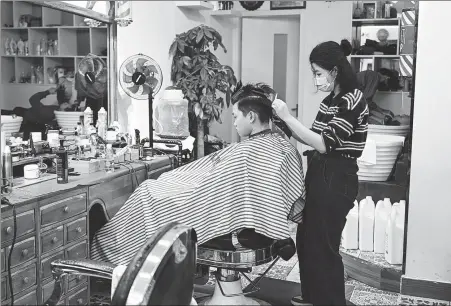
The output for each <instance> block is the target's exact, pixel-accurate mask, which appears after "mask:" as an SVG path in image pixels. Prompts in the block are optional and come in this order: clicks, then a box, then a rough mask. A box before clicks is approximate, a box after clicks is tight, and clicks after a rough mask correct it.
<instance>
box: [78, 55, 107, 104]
mask: <svg viewBox="0 0 451 306" xmlns="http://www.w3.org/2000/svg"><path fill="white" fill-rule="evenodd" d="M107 80H108V70H107V65H106V63H105V61H104V60H103V59H102V58H100V57H98V56H97V55H94V54H88V55H87V56H86V57H84V58H83V59H82V60H81V61H80V63H79V64H78V75H77V78H76V89H77V91H81V93H82V95H83V96H88V97H90V98H92V99H96V100H97V99H103V97H104V95H105V92H106V90H107Z"/></svg>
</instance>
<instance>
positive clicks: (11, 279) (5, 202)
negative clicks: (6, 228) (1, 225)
mask: <svg viewBox="0 0 451 306" xmlns="http://www.w3.org/2000/svg"><path fill="white" fill-rule="evenodd" d="M1 204H6V205H8V206H11V207H12V208H13V223H14V232H13V241H12V243H11V249H10V250H9V255H8V281H9V293H10V294H11V302H10V305H11V306H14V292H13V278H12V276H11V255H12V254H13V250H14V245H15V244H16V236H17V219H16V205H13V204H11V202H9V200H8V199H7V198H5V197H2V200H1Z"/></svg>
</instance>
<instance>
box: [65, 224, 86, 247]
mask: <svg viewBox="0 0 451 306" xmlns="http://www.w3.org/2000/svg"><path fill="white" fill-rule="evenodd" d="M65 226H66V244H69V243H71V242H73V241H75V240H78V239H80V238H82V237H83V236H85V235H86V217H84V218H81V219H78V220H76V221H73V222H71V223H68V224H66V225H65Z"/></svg>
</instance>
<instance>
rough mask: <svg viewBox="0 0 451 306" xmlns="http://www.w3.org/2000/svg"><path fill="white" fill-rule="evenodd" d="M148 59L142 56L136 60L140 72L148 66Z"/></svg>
mask: <svg viewBox="0 0 451 306" xmlns="http://www.w3.org/2000/svg"><path fill="white" fill-rule="evenodd" d="M146 62H147V60H146V59H144V58H142V57H140V58H138V59H137V60H136V64H135V65H136V70H137V71H139V72H144V69H145V68H146V66H145V64H146Z"/></svg>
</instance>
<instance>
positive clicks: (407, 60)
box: [399, 55, 413, 77]
mask: <svg viewBox="0 0 451 306" xmlns="http://www.w3.org/2000/svg"><path fill="white" fill-rule="evenodd" d="M399 69H400V70H401V76H403V77H411V76H412V75H413V55H401V57H400V61H399Z"/></svg>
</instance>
